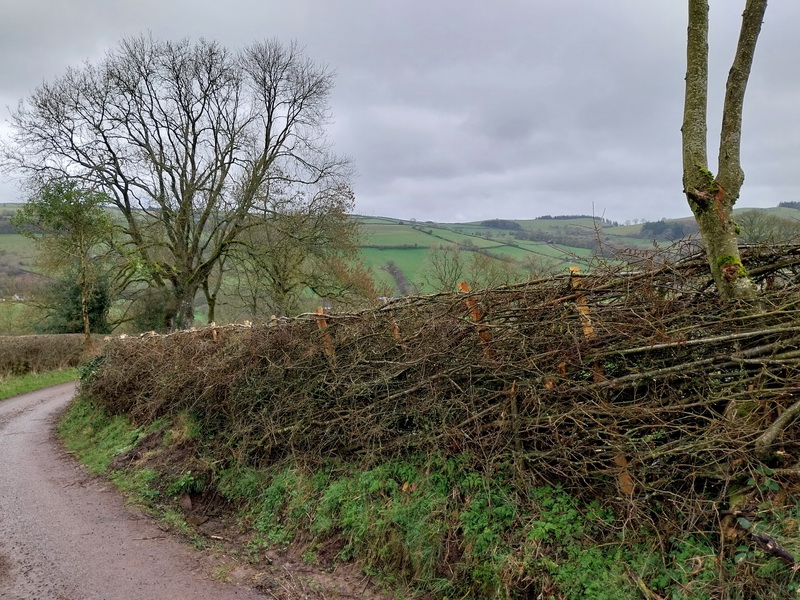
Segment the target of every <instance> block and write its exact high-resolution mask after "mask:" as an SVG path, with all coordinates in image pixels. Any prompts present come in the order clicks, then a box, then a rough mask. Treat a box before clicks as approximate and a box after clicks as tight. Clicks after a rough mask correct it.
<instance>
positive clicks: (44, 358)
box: [0, 333, 88, 377]
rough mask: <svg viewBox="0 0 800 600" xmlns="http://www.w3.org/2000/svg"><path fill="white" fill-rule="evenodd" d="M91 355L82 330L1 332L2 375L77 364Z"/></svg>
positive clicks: (0, 366)
mask: <svg viewBox="0 0 800 600" xmlns="http://www.w3.org/2000/svg"><path fill="white" fill-rule="evenodd" d="M87 358H88V356H87V353H86V351H85V344H84V337H83V334H80V333H75V334H71V333H70V334H60V335H20V336H13V335H6V336H0V376H3V377H5V376H9V375H25V374H26V373H40V372H42V371H53V370H55V369H67V368H69V367H77V366H78V365H80V364H81V363H83V362H84V361H85V360H86V359H87Z"/></svg>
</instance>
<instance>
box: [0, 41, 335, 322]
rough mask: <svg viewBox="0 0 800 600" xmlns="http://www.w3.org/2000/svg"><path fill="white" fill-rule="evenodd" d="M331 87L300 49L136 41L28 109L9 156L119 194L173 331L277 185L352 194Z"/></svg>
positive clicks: (45, 90) (48, 175) (139, 260)
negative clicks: (334, 143)
mask: <svg viewBox="0 0 800 600" xmlns="http://www.w3.org/2000/svg"><path fill="white" fill-rule="evenodd" d="M332 86H333V74H332V73H331V72H330V71H329V70H328V69H327V68H326V67H323V66H319V65H317V64H315V63H313V62H312V61H311V60H309V59H308V58H306V57H305V56H304V55H303V53H302V52H301V51H300V49H299V48H298V47H297V45H296V44H290V45H288V46H284V45H281V44H280V43H278V42H277V41H274V40H273V41H267V42H259V43H254V44H252V45H250V46H248V47H246V48H245V49H243V50H242V51H240V52H232V51H229V50H227V49H226V48H223V47H222V46H220V45H218V44H216V43H214V42H209V41H203V40H201V41H200V42H197V43H190V42H189V41H187V40H184V41H180V42H177V43H172V42H164V41H159V40H155V39H153V38H152V37H148V36H140V37H135V38H131V39H126V40H124V41H123V42H122V43H121V44H120V45H119V47H117V48H116V49H115V50H113V51H112V52H110V53H109V54H108V55H107V56H106V57H105V58H104V59H103V60H101V61H99V62H98V63H97V64H89V63H87V64H85V65H83V66H82V67H81V68H76V69H70V70H69V71H68V72H67V73H66V74H65V75H64V76H63V77H60V78H59V79H57V80H55V81H54V82H52V83H45V84H43V85H42V86H40V87H39V88H38V89H37V90H36V91H35V92H34V93H33V94H32V95H31V97H30V98H28V99H27V100H26V101H25V102H23V103H21V104H20V105H19V107H18V108H17V109H16V110H15V111H14V113H13V115H12V118H11V128H12V141H11V143H9V144H7V145H6V147H5V152H4V155H5V162H6V164H7V165H11V166H12V167H14V168H16V169H17V170H18V171H21V172H22V173H24V174H26V175H28V176H32V177H36V178H38V179H40V180H44V181H53V180H62V179H67V178H68V179H71V180H76V181H79V182H81V185H83V186H84V187H86V188H87V189H95V190H98V191H101V192H104V193H105V194H106V195H108V197H109V198H110V199H111V201H112V202H113V204H114V206H115V207H116V208H117V209H119V211H120V213H121V215H122V217H123V219H124V222H125V233H126V234H127V236H128V238H129V240H130V244H131V248H132V251H131V252H130V255H131V259H132V260H131V262H132V263H135V264H136V265H137V268H139V269H140V270H141V269H142V267H144V268H145V269H146V270H147V272H148V276H149V278H150V279H151V281H152V283H153V284H154V285H156V286H161V287H164V288H165V289H167V290H169V294H170V296H171V298H172V301H171V302H170V303H169V307H168V311H167V319H168V320H169V322H170V323H169V324H170V326H172V327H186V326H188V325H190V324H191V323H192V320H193V318H194V311H193V302H194V299H195V296H196V294H197V292H198V291H199V290H200V289H206V288H208V287H209V282H208V280H209V277H210V276H211V275H212V273H213V272H214V271H215V269H216V270H217V271H219V264H220V261H222V260H223V259H224V257H225V256H227V255H228V254H229V252H230V249H231V248H232V246H233V245H234V244H235V243H236V241H237V240H238V239H239V238H240V237H241V235H242V232H243V231H244V230H245V229H247V228H248V227H250V226H252V225H253V224H254V219H253V216H252V215H253V212H254V210H256V209H257V210H258V211H259V212H260V213H261V214H270V213H271V212H277V209H273V208H272V207H271V202H272V199H271V196H270V194H269V193H267V192H268V189H269V187H270V185H271V184H275V183H276V182H279V183H280V185H281V186H282V187H283V189H292V188H294V189H302V188H303V187H304V186H306V185H319V184H320V183H322V182H325V185H326V186H328V187H333V186H337V187H339V188H340V189H341V188H344V187H346V186H347V179H348V176H349V165H348V163H347V161H346V160H342V159H339V158H336V157H335V156H333V155H332V154H331V153H330V152H329V149H328V146H327V143H326V140H325V137H324V128H325V125H326V124H327V122H328V98H329V94H330V92H331V89H332ZM285 197H286V196H285V195H284V198H285ZM291 197H292V198H293V199H295V200H296V201H298V202H302V201H303V199H304V198H306V197H307V196H306V195H304V194H294V195H292V196H291Z"/></svg>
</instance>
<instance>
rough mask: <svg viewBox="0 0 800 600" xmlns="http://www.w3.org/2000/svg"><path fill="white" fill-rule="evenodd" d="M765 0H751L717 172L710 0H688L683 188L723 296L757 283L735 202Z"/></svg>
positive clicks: (743, 292) (731, 78) (741, 295)
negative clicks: (739, 236)
mask: <svg viewBox="0 0 800 600" xmlns="http://www.w3.org/2000/svg"><path fill="white" fill-rule="evenodd" d="M766 8H767V0H747V1H746V4H745V10H744V14H743V15H742V27H741V31H740V34H739V42H738V44H737V46H736V54H735V57H734V60H733V66H732V67H731V70H730V73H729V74H728V81H727V85H726V92H725V103H724V106H723V116H722V129H721V134H720V143H719V159H718V167H717V175H716V176H714V174H713V173H712V172H711V171H710V170H709V167H708V155H707V140H706V137H707V104H708V0H689V28H688V36H687V55H686V56H687V70H686V98H685V104H684V117H683V127H682V129H681V131H682V133H683V189H684V192H685V193H686V197H687V199H688V201H689V206H690V207H691V208H692V212H693V213H694V216H695V219H696V220H697V224H698V227H699V229H700V234H701V235H702V237H703V242H704V243H705V247H706V252H707V254H708V261H709V265H710V267H711V273H712V275H713V277H714V282H715V283H716V286H717V289H718V291H719V294H720V296H721V297H722V298H723V299H725V300H732V299H746V298H751V297H753V296H754V294H755V288H754V286H753V283H752V282H751V281H750V279H749V278H748V277H747V272H746V271H745V269H744V267H743V266H742V261H741V259H740V257H739V250H738V246H737V240H736V224H735V223H734V220H733V205H734V204H735V203H736V201H737V200H738V199H739V192H740V190H741V187H742V184H743V182H744V171H743V170H742V167H741V160H740V148H741V134H742V106H743V103H744V95H745V89H746V88H747V81H748V79H749V77H750V70H751V68H752V64H753V55H754V53H755V48H756V42H757V40H758V36H759V33H760V31H761V22H762V20H763V18H764V13H765V11H766Z"/></svg>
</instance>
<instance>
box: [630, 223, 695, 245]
mask: <svg viewBox="0 0 800 600" xmlns="http://www.w3.org/2000/svg"><path fill="white" fill-rule="evenodd" d="M696 233H697V224H696V223H695V222H691V223H688V222H683V221H667V220H666V219H661V220H660V221H647V222H646V223H643V224H642V228H641V230H640V232H639V235H638V236H636V237H641V238H647V239H653V240H663V241H671V240H680V239H683V238H685V237H687V236H690V235H694V234H696Z"/></svg>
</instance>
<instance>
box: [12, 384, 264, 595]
mask: <svg viewBox="0 0 800 600" xmlns="http://www.w3.org/2000/svg"><path fill="white" fill-rule="evenodd" d="M74 390H75V385H74V384H72V383H68V384H63V385H59V386H55V387H51V388H47V389H44V390H40V391H37V392H33V393H30V394H25V395H23V396H18V397H16V398H11V399H9V400H4V401H0V598H2V599H3V600H6V599H7V600H33V599H36V600H123V599H124V600H161V599H163V600H184V599H185V600H189V599H192V600H204V599H208V600H211V599H215V600H225V599H243V600H249V599H256V598H259V599H261V600H263V599H264V596H263V595H260V594H258V593H257V592H255V591H252V590H248V589H244V588H240V587H236V586H233V585H226V584H223V583H219V582H217V581H214V580H212V579H210V577H209V570H210V567H209V563H208V562H207V561H205V560H204V554H203V553H200V552H196V551H194V550H192V549H191V548H190V547H188V546H187V545H185V544H182V543H180V542H178V541H177V540H174V539H171V538H170V537H169V536H165V535H164V533H163V532H162V531H161V530H160V529H158V527H157V526H156V525H155V524H154V523H153V522H152V521H150V520H149V519H148V518H146V517H145V516H143V515H141V514H140V513H139V512H138V511H137V510H136V509H133V508H130V507H127V506H125V505H124V502H123V500H122V498H121V497H120V495H119V494H118V493H117V492H116V491H115V490H114V489H113V488H112V487H111V486H110V485H109V484H107V483H105V482H103V481H101V480H99V479H95V478H93V477H90V476H88V475H86V474H85V472H84V471H83V469H82V468H81V467H80V466H78V465H77V464H76V463H75V462H74V461H73V460H72V459H71V457H69V456H68V455H67V454H66V453H65V452H64V450H63V449H62V448H61V447H59V446H58V444H57V443H56V442H55V441H54V440H53V438H52V426H53V421H54V417H55V415H56V414H57V413H58V412H59V411H60V410H61V409H62V408H63V407H64V406H65V405H66V404H67V402H68V401H69V399H70V398H71V397H72V394H73V393H74Z"/></svg>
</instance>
